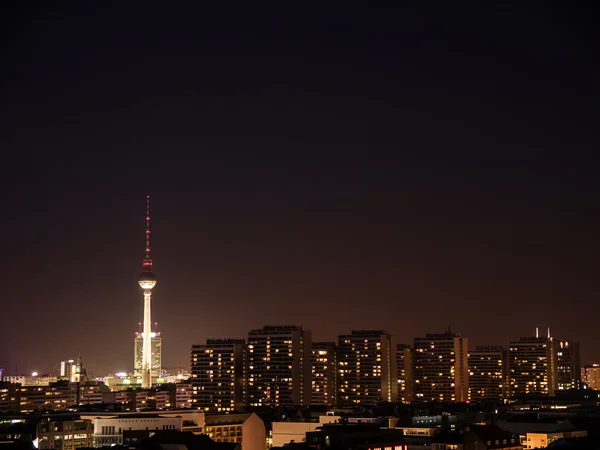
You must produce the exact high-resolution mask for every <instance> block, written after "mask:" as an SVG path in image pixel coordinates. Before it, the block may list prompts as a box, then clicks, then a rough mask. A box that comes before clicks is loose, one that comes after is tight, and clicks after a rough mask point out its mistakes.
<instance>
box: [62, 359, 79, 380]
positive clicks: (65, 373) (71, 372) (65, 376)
mask: <svg viewBox="0 0 600 450" xmlns="http://www.w3.org/2000/svg"><path fill="white" fill-rule="evenodd" d="M75 369H76V364H75V360H73V359H69V360H68V361H61V362H60V371H59V374H58V377H59V379H61V380H68V381H75Z"/></svg>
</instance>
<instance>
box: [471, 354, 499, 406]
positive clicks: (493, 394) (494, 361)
mask: <svg viewBox="0 0 600 450" xmlns="http://www.w3.org/2000/svg"><path fill="white" fill-rule="evenodd" d="M505 367H506V354H505V351H504V349H503V348H502V347H496V346H477V347H476V348H475V350H472V351H470V352H469V396H470V398H471V400H472V401H476V402H477V401H482V400H489V399H500V398H502V397H503V396H504V394H505V391H506V387H505V384H506V383H505V380H506V373H505Z"/></svg>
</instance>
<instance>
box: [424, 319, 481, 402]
mask: <svg viewBox="0 0 600 450" xmlns="http://www.w3.org/2000/svg"><path fill="white" fill-rule="evenodd" d="M468 348H469V342H468V339H467V338H463V337H461V336H460V334H458V333H452V332H450V331H448V332H446V333H438V334H435V333H433V334H426V335H425V337H417V338H415V340H414V372H413V373H414V380H415V384H414V387H415V400H420V401H445V402H448V401H453V402H464V401H466V400H468V398H469V397H468V396H469V371H468Z"/></svg>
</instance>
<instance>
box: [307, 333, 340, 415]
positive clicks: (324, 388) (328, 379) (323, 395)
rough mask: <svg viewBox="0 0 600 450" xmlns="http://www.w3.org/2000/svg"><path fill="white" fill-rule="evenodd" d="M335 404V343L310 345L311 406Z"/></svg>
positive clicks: (314, 343)
mask: <svg viewBox="0 0 600 450" xmlns="http://www.w3.org/2000/svg"><path fill="white" fill-rule="evenodd" d="M336 403H337V355H336V347H335V342H313V343H312V399H311V404H313V405H334V404H336Z"/></svg>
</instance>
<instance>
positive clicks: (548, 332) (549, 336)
mask: <svg viewBox="0 0 600 450" xmlns="http://www.w3.org/2000/svg"><path fill="white" fill-rule="evenodd" d="M548 339H552V338H551V337H550V327H548Z"/></svg>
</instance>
